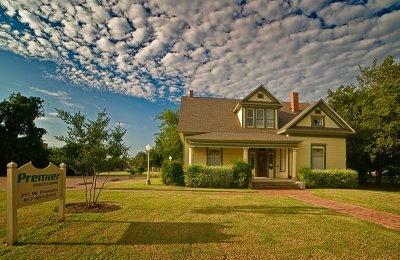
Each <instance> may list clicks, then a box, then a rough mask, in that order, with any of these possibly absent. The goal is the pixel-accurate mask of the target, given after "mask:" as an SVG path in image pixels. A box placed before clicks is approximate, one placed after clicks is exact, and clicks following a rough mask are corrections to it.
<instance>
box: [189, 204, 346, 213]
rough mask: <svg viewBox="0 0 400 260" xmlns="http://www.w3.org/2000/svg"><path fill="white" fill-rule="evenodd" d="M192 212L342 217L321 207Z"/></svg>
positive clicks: (219, 208) (241, 208)
mask: <svg viewBox="0 0 400 260" xmlns="http://www.w3.org/2000/svg"><path fill="white" fill-rule="evenodd" d="M192 212H193V213H196V214H204V215H214V214H216V215H219V214H229V213H234V212H243V213H252V214H265V215H269V216H271V215H293V214H294V215H342V214H341V213H338V212H335V211H332V210H330V209H325V208H321V207H304V206H291V207H276V206H263V205H259V206H257V205H253V206H252V205H249V206H246V205H243V206H218V207H207V208H201V209H194V210H193V211H192Z"/></svg>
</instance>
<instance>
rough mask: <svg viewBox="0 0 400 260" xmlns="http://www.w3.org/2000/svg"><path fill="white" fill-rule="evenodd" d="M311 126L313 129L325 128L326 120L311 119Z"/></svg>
mask: <svg viewBox="0 0 400 260" xmlns="http://www.w3.org/2000/svg"><path fill="white" fill-rule="evenodd" d="M311 126H313V127H324V126H325V124H324V118H323V117H322V116H313V117H311Z"/></svg>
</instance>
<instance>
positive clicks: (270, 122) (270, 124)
mask: <svg viewBox="0 0 400 260" xmlns="http://www.w3.org/2000/svg"><path fill="white" fill-rule="evenodd" d="M274 127H275V111H274V110H273V109H267V128H274Z"/></svg>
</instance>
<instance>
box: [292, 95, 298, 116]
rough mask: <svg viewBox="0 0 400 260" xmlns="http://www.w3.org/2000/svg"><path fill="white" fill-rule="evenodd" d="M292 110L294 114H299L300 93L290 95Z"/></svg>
mask: <svg viewBox="0 0 400 260" xmlns="http://www.w3.org/2000/svg"><path fill="white" fill-rule="evenodd" d="M290 110H291V111H292V112H293V113H298V112H299V93H297V92H292V94H291V95H290Z"/></svg>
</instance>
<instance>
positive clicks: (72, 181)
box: [0, 175, 146, 190]
mask: <svg viewBox="0 0 400 260" xmlns="http://www.w3.org/2000/svg"><path fill="white" fill-rule="evenodd" d="M105 178H106V176H98V178H97V183H98V185H99V184H100V185H101V184H102V183H103V181H104V179H105ZM145 178H146V177H145V176H135V175H134V176H110V177H108V180H107V183H111V182H112V183H118V182H125V181H130V180H136V179H137V180H140V179H145ZM66 184H67V185H66V186H67V187H66V188H67V189H69V190H71V189H85V185H84V184H83V179H82V177H81V176H67V183H66ZM6 186H7V177H0V189H1V190H5V189H6Z"/></svg>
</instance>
